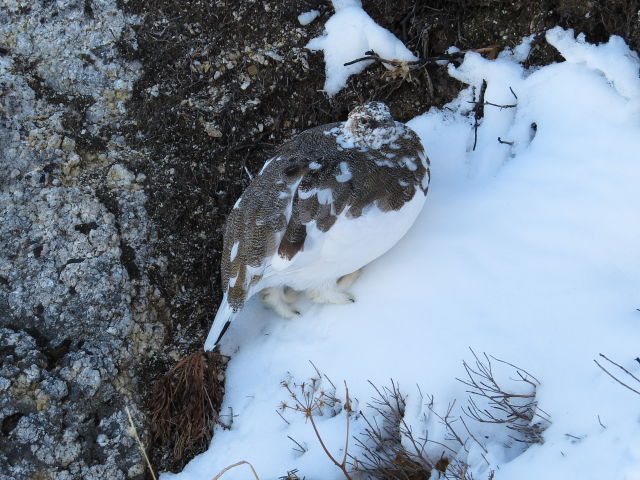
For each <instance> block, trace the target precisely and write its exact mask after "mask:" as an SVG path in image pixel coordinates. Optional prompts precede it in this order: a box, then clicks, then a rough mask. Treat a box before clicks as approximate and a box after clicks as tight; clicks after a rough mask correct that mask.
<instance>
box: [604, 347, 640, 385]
mask: <svg viewBox="0 0 640 480" xmlns="http://www.w3.org/2000/svg"><path fill="white" fill-rule="evenodd" d="M600 357H602V358H604V359H605V360H606V361H607V362H609V363H610V364H611V365H613V366H615V367H617V368H618V369H619V370H622V372H624V373H625V374H626V375H627V376H628V377H630V378H631V379H632V380H633V381H635V382H636V383H638V384H640V379H639V378H638V377H636V376H635V375H634V374H633V373H631V372H630V371H629V370H627V369H626V368H624V367H623V366H622V365H620V364H618V363H616V362H614V361H613V360H611V359H610V358H608V357H607V356H606V355H604V354H602V353H601V354H600ZM593 361H594V362H595V364H596V365H598V367H600V369H601V370H602V371H603V372H604V373H606V374H607V375H609V376H610V377H611V378H613V379H614V380H615V381H616V382H618V383H619V384H620V385H622V386H623V387H625V388H627V389H628V390H631V391H632V392H635V393H637V394H638V395H640V390H636V389H635V388H633V387H632V386H630V385H628V384H627V383H625V382H623V381H622V380H620V379H619V378H618V377H616V376H615V375H614V374H613V373H611V372H610V371H609V370H607V369H606V368H604V367H603V366H602V365H601V364H600V363H599V362H598V361H597V360H595V359H594V360H593ZM627 381H629V380H627ZM637 388H640V386H639V387H637Z"/></svg>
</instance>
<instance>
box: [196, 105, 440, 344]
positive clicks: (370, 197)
mask: <svg viewBox="0 0 640 480" xmlns="http://www.w3.org/2000/svg"><path fill="white" fill-rule="evenodd" d="M428 185H429V162H428V159H427V157H426V156H425V154H424V151H423V149H422V145H421V143H420V141H419V139H418V137H417V136H416V134H415V133H414V132H413V131H412V130H411V129H409V128H408V127H407V126H406V125H404V124H402V123H399V122H395V121H394V120H393V119H392V118H391V115H390V114H389V110H388V109H387V107H386V106H385V105H384V104H382V103H379V102H372V103H368V104H366V105H364V106H361V107H357V108H355V109H354V110H353V111H352V112H351V113H350V114H349V118H348V120H347V121H346V122H342V123H337V124H329V125H324V126H320V127H316V128H313V129H310V130H307V131H305V132H302V133H301V134H299V135H297V136H296V137H294V138H293V139H291V140H290V141H289V142H287V143H285V144H284V145H282V146H281V147H280V148H279V149H278V151H277V152H276V154H275V155H274V157H273V158H271V159H269V160H268V161H267V162H266V163H265V166H264V167H263V168H262V170H261V171H260V174H258V175H257V176H256V177H255V178H254V179H253V181H252V183H251V184H250V185H249V187H248V188H247V190H246V191H245V192H244V193H243V195H242V196H241V198H240V199H239V201H238V202H237V203H236V205H235V207H234V209H233V210H232V211H231V213H230V214H229V218H228V220H227V225H226V230H225V237H224V249H223V257H222V287H223V291H224V297H223V300H222V303H221V305H220V308H219V309H218V313H217V314H216V318H215V320H214V323H213V326H212V328H211V330H210V332H209V336H208V338H207V341H206V342H205V349H212V348H214V347H215V345H216V344H217V343H218V341H219V339H220V338H221V337H222V335H223V334H224V331H225V330H226V328H227V326H228V325H229V324H230V322H231V321H232V320H233V318H234V317H235V316H236V313H237V312H238V311H239V310H240V309H241V308H242V307H243V306H244V304H245V302H246V300H247V299H248V298H250V297H251V296H253V295H254V294H256V293H258V292H261V296H262V298H263V300H264V301H265V303H266V304H267V305H269V306H270V307H272V308H273V309H274V310H275V311H276V312H277V313H279V314H280V315H282V316H284V317H292V316H294V315H296V314H297V313H298V312H297V310H296V308H295V300H296V299H297V295H296V292H297V291H305V292H306V294H307V295H308V296H309V298H311V299H312V300H313V301H315V302H318V303H348V302H350V301H353V300H354V297H353V295H351V294H350V293H349V292H348V288H349V287H350V286H351V284H352V283H353V281H355V279H356V278H357V276H358V275H359V271H360V269H361V268H362V267H364V266H365V265H367V264H368V263H370V262H371V261H373V260H375V259H376V258H378V257H379V256H380V255H382V254H383V253H385V252H386V251H387V250H389V249H390V248H391V247H393V246H394V245H395V244H396V243H397V242H398V240H400V239H401V238H402V237H403V236H404V234H405V233H406V232H407V230H408V229H409V228H410V227H411V225H412V224H413V222H414V221H415V219H416V217H417V216H418V214H419V213H420V211H421V209H422V206H423V204H424V200H425V195H426V193H427V188H428Z"/></svg>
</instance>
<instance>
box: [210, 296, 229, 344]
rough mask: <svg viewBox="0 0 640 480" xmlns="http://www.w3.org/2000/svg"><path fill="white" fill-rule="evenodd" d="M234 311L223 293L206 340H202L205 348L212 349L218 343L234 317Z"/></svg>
mask: <svg viewBox="0 0 640 480" xmlns="http://www.w3.org/2000/svg"><path fill="white" fill-rule="evenodd" d="M236 313H237V312H235V311H234V310H233V308H232V307H231V305H229V302H227V296H226V295H225V296H224V298H223V299H222V302H221V303H220V307H219V308H218V313H216V318H215V319H214V320H213V325H211V329H210V330H209V335H207V340H206V341H205V342H204V349H205V350H213V349H214V348H215V347H216V345H218V342H219V341H220V339H221V338H222V336H223V335H224V334H225V332H226V331H227V328H229V325H230V324H231V321H232V320H233V319H234V318H235V316H236Z"/></svg>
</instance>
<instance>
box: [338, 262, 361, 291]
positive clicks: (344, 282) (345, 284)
mask: <svg viewBox="0 0 640 480" xmlns="http://www.w3.org/2000/svg"><path fill="white" fill-rule="evenodd" d="M360 275H362V269H361V268H359V269H358V270H356V271H355V272H353V273H349V274H348V275H343V276H342V277H340V278H339V279H338V281H337V282H336V284H337V285H338V290H342V291H343V292H344V291H345V290H347V289H348V288H350V287H351V285H353V284H354V282H355V281H356V280H357V279H358V278H360Z"/></svg>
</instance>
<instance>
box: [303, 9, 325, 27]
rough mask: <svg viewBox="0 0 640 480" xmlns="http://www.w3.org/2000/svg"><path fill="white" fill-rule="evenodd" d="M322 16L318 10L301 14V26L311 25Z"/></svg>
mask: <svg viewBox="0 0 640 480" xmlns="http://www.w3.org/2000/svg"><path fill="white" fill-rule="evenodd" d="M319 16H320V12H319V11H318V10H309V11H308V12H304V13H301V14H300V15H298V22H300V25H303V26H304V25H309V24H310V23H311V22H313V21H314V20H315V19H316V18H318V17H319Z"/></svg>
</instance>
